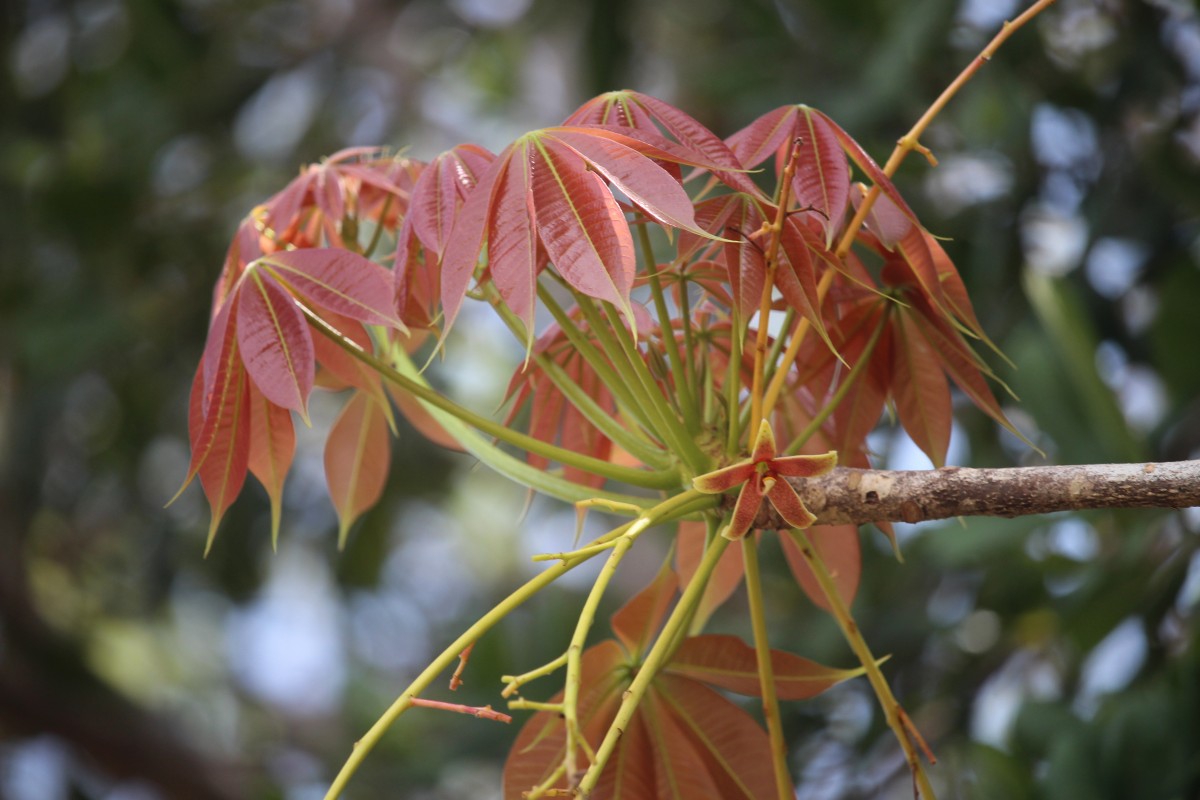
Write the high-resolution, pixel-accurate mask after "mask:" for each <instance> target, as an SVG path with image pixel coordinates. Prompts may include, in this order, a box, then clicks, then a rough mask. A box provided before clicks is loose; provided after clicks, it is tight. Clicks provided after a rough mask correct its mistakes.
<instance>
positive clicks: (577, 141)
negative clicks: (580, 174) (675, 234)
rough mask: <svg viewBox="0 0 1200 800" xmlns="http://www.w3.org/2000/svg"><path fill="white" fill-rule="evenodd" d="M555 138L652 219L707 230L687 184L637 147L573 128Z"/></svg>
mask: <svg viewBox="0 0 1200 800" xmlns="http://www.w3.org/2000/svg"><path fill="white" fill-rule="evenodd" d="M554 138H555V139H557V140H558V141H560V142H562V143H563V144H565V145H567V146H568V147H570V148H571V149H572V150H574V151H575V152H576V153H577V154H579V156H580V157H581V158H583V159H585V160H586V161H587V163H588V164H590V165H591V166H592V167H594V168H595V170H596V171H597V172H599V173H600V174H601V175H603V176H604V177H605V178H606V179H608V181H609V183H611V184H612V185H613V186H615V187H617V188H618V189H620V190H621V191H622V192H623V193H624V194H625V196H626V197H628V198H629V199H630V200H632V201H633V202H634V203H636V204H637V205H638V207H640V208H641V209H642V210H644V211H645V212H646V213H647V214H648V215H649V216H650V217H651V218H653V219H655V220H657V221H658V222H660V223H662V224H663V225H668V226H671V227H674V228H683V229H686V230H691V231H692V232H693V233H703V231H701V230H700V229H699V228H697V227H696V219H695V211H694V209H693V207H692V201H691V198H689V197H688V195H687V192H685V191H684V190H683V187H682V186H680V185H679V183H678V182H677V181H676V180H675V179H674V178H673V177H671V175H670V174H669V173H668V172H667V171H666V170H664V169H663V168H662V167H660V166H659V165H658V164H656V163H654V162H653V161H651V160H650V159H649V158H646V156H644V155H642V154H641V153H639V152H638V151H637V150H635V149H634V148H632V147H629V146H627V145H625V144H623V143H621V142H617V141H613V140H610V139H606V138H603V137H600V136H587V135H585V134H582V133H575V132H571V131H560V132H558V133H556V134H554ZM718 141H719V140H718Z"/></svg>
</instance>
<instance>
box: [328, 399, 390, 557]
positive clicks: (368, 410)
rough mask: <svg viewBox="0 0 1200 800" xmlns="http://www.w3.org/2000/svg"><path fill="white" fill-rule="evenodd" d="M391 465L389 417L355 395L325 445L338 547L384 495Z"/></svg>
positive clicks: (373, 404) (372, 403)
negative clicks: (356, 523)
mask: <svg viewBox="0 0 1200 800" xmlns="http://www.w3.org/2000/svg"><path fill="white" fill-rule="evenodd" d="M390 463H391V442H390V439H389V435H388V426H387V417H386V416H385V415H384V413H383V410H382V409H381V408H380V407H379V404H378V403H377V402H375V401H374V400H372V399H371V398H370V397H369V396H367V395H366V394H363V393H362V392H355V393H354V394H353V395H351V397H350V400H349V401H348V402H347V403H346V406H345V408H343V409H342V413H341V414H339V415H338V418H337V420H336V421H335V422H334V423H333V427H332V428H330V430H329V438H328V439H327V440H326V442H325V480H326V482H327V484H328V486H329V496H330V498H331V499H332V500H333V506H334V509H335V510H336V511H337V515H338V547H339V548H341V547H344V546H345V544H346V537H347V535H348V534H349V532H350V526H351V525H353V524H354V522H355V521H356V520H357V519H358V518H359V517H360V516H361V515H362V514H363V512H365V511H366V510H367V509H369V508H370V507H371V506H373V505H375V503H376V502H377V501H378V500H379V497H380V496H381V495H382V494H383V487H384V484H385V483H386V481H387V474H388V467H389V466H390Z"/></svg>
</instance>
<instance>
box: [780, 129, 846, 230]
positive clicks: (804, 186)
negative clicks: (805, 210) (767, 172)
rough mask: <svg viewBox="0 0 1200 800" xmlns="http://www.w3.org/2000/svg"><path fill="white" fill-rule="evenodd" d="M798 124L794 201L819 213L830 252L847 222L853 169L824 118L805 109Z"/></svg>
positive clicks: (793, 183)
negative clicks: (843, 223)
mask: <svg viewBox="0 0 1200 800" xmlns="http://www.w3.org/2000/svg"><path fill="white" fill-rule="evenodd" d="M797 123H798V127H799V130H800V137H799V138H800V147H801V150H800V159H799V161H798V162H797V163H796V175H795V177H794V178H793V179H792V185H793V187H794V191H795V200H796V203H797V204H798V205H800V206H811V207H812V208H813V209H814V210H815V211H816V212H817V214H818V216H819V218H820V223H821V227H822V228H824V229H825V246H826V247H827V248H828V247H831V246H832V245H833V239H834V237H835V236H837V234H838V232H839V231H840V230H841V227H842V222H843V221H844V220H845V215H846V203H847V200H848V199H849V196H850V169H849V167H847V166H846V156H845V155H843V153H842V150H841V147H840V145H839V143H838V140H837V136H836V135H835V134H834V132H833V131H832V130H831V129H830V127H829V123H828V122H826V121H825V118H824V117H822V116H819V115H817V114H814V113H813V110H812V109H811V108H807V107H805V108H804V109H803V112H802V113H801V114H800V116H799V118H798V119H797Z"/></svg>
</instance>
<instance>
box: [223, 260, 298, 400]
mask: <svg viewBox="0 0 1200 800" xmlns="http://www.w3.org/2000/svg"><path fill="white" fill-rule="evenodd" d="M240 287H241V288H240V289H239V291H238V295H239V304H238V314H237V337H238V346H239V347H240V349H241V353H242V363H243V364H245V365H246V371H247V372H248V373H250V378H251V380H253V381H254V384H255V386H257V387H258V390H259V391H261V392H262V393H263V396H264V397H266V398H267V400H269V401H270V402H272V403H274V404H275V405H277V406H282V407H283V408H288V409H291V410H293V411H299V412H300V414H301V416H303V417H305V418H306V419H307V417H308V395H309V393H310V392H311V391H312V387H313V374H314V372H315V368H316V357H315V355H314V352H313V340H312V334H311V333H309V330H308V324H307V322H306V321H305V319H304V314H302V313H301V312H300V309H299V308H297V307H296V301H295V300H294V299H293V298H292V296H291V295H290V294H288V293H287V291H286V290H285V289H284V288H283V287H282V286H280V285H279V283H278V282H276V281H275V280H274V279H273V278H271V277H270V276H269V275H264V274H262V272H261V271H259V270H252V271H251V272H250V273H248V274H247V276H246V278H244V279H243V280H242V282H241V283H240Z"/></svg>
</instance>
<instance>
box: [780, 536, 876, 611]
mask: <svg viewBox="0 0 1200 800" xmlns="http://www.w3.org/2000/svg"><path fill="white" fill-rule="evenodd" d="M805 533H806V535H807V536H808V540H809V541H810V542H812V546H813V547H814V548H815V549H816V551H817V553H818V554H819V555H820V556H821V560H822V561H824V562H825V566H826V567H828V569H829V572H830V573H831V574H832V575H833V582H834V584H835V585H836V586H837V589H838V595H839V596H841V598H842V602H844V603H845V604H846V606H847V607H849V606H850V604H851V603H853V602H854V595H855V594H856V593H857V592H858V581H859V577H860V575H861V574H862V555H861V550H860V547H859V541H858V528H857V526H854V525H817V526H815V527H812V528H809V529H808V530H807V531H806V532H805ZM795 535H796V534H795V533H793V532H790V531H789V532H787V533H780V536H779V541H780V543H781V544H782V545H783V554H784V556H786V557H787V562H788V566H789V567H791V569H792V575H793V576H794V577H795V578H796V582H797V583H798V584H800V588H801V589H803V590H804V593H805V594H806V595H808V598H809V599H810V600H812V601H813V602H814V603H815V604H816V605H817V606H818V607H820V608H823V609H825V610H826V611H829V601H828V600H826V599H825V593H824V592H822V591H821V587H820V584H818V583H817V578H816V576H815V575H813V573H812V569H811V568H810V567H809V566H808V561H806V560H805V558H804V554H803V553H801V552H800V546H799V545H798V544H797V543H796V540H795V538H794V537H795Z"/></svg>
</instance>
